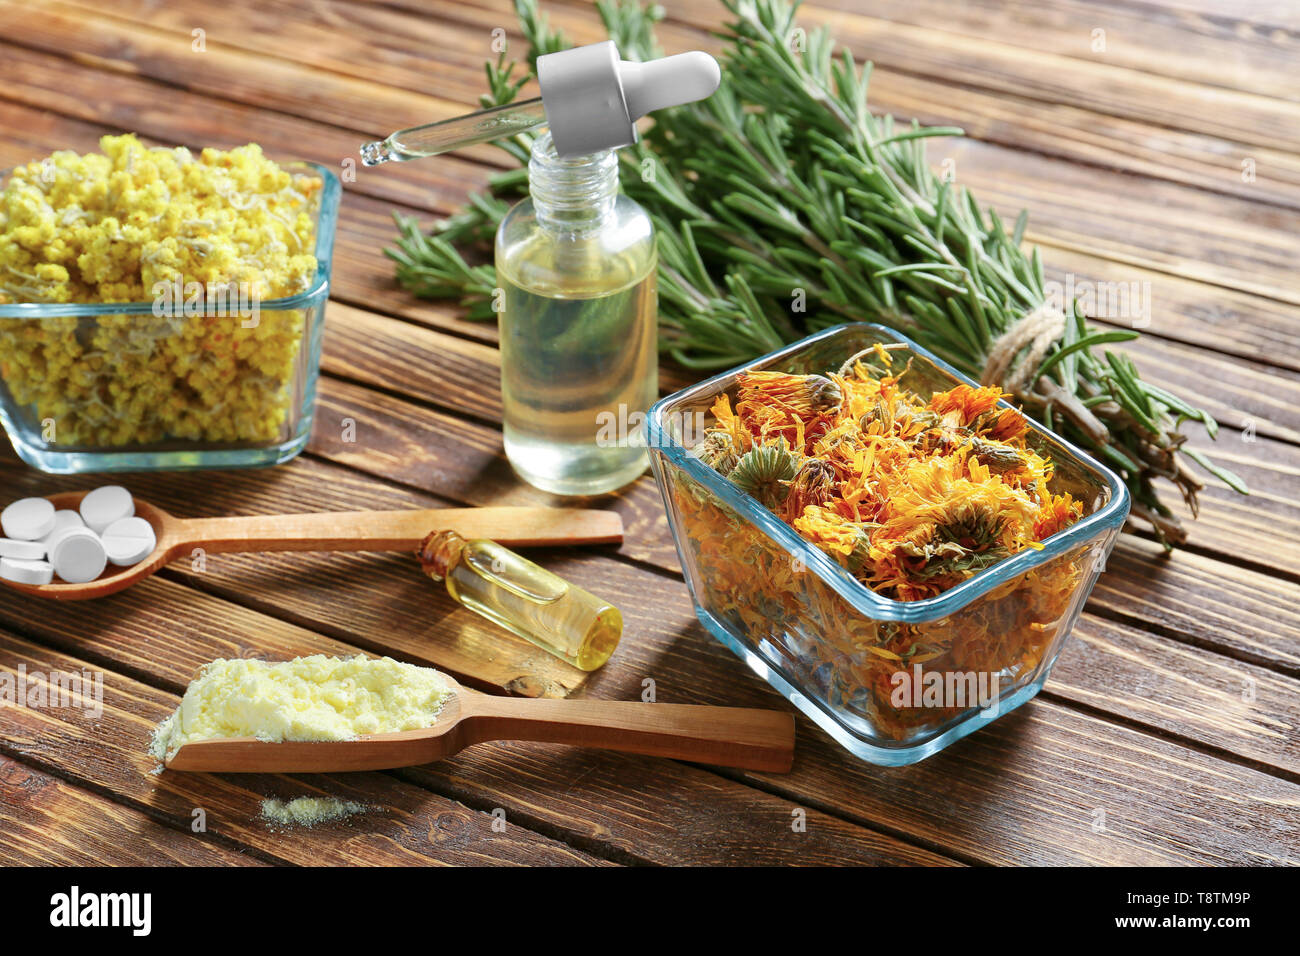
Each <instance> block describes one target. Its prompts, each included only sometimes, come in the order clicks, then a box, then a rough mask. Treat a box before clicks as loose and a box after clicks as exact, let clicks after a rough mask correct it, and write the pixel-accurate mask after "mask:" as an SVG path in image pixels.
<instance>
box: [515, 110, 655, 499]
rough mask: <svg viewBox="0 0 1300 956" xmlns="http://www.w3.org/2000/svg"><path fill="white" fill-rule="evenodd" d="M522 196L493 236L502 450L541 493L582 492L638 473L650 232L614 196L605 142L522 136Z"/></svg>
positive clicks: (651, 299)
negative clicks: (575, 143)
mask: <svg viewBox="0 0 1300 956" xmlns="http://www.w3.org/2000/svg"><path fill="white" fill-rule="evenodd" d="M528 174H529V192H530V198H528V199H525V200H523V201H522V202H521V203H519V204H518V205H517V206H515V207H514V208H513V209H512V210H511V211H510V212H509V213H508V214H507V215H506V217H505V219H504V220H503V221H502V223H501V226H500V228H499V229H498V230H497V237H496V270H497V282H498V284H499V286H500V289H501V292H500V293H499V294H500V295H501V300H500V302H499V310H500V314H499V320H500V328H501V392H502V398H503V400H504V406H505V449H506V455H507V456H508V457H509V459H510V463H511V465H512V466H513V467H514V469H515V471H516V472H517V473H518V474H519V476H520V477H521V478H523V479H524V480H525V481H527V482H528V483H529V484H531V485H534V486H535V487H537V488H541V489H543V490H544V491H550V492H554V493H556V494H564V495H592V494H600V493H602V492H607V491H612V490H614V489H616V488H619V487H621V486H623V485H625V484H627V483H628V482H629V481H631V480H632V479H634V478H636V477H637V476H638V475H640V474H641V473H642V472H643V471H644V470H645V468H646V464H647V460H646V454H645V449H644V447H643V444H642V440H641V435H640V421H641V416H642V414H643V413H644V412H645V411H646V410H647V409H648V408H649V407H650V405H651V404H653V402H654V401H655V399H656V397H657V395H658V349H657V314H658V304H657V299H656V293H655V268H656V256H655V243H654V229H653V226H652V224H651V222H650V218H649V216H648V215H647V214H646V212H645V210H643V209H642V208H641V207H640V206H639V205H637V204H636V203H635V202H633V201H632V200H631V199H629V198H628V197H627V196H624V195H621V194H620V193H619V178H618V158H617V156H616V155H615V153H614V152H613V151H612V150H606V151H602V152H596V153H592V154H590V155H586V156H574V157H561V156H559V155H558V154H557V153H556V150H555V147H554V145H553V144H552V141H551V136H550V134H549V133H546V134H543V135H541V136H539V137H538V138H537V139H536V140H535V141H534V143H533V149H532V158H531V161H530V162H529V164H528Z"/></svg>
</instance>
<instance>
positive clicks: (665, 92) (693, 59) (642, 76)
mask: <svg viewBox="0 0 1300 956" xmlns="http://www.w3.org/2000/svg"><path fill="white" fill-rule="evenodd" d="M618 76H619V79H620V80H622V81H623V96H624V98H625V99H626V100H627V111H628V113H630V114H631V116H632V119H634V120H635V119H640V118H641V117H642V116H645V115H646V114H647V113H652V112H654V111H655V110H661V109H665V108H666V107H669V106H681V105H682V104H683V103H694V102H695V101H696V100H702V99H704V98H705V97H707V96H712V95H713V92H714V91H715V90H716V89H717V88H718V84H719V83H721V82H722V70H721V69H720V68H719V67H718V61H717V60H715V59H714V58H713V57H711V56H709V55H708V54H707V53H703V52H701V51H700V50H692V51H691V52H690V53H678V54H677V55H676V56H666V57H664V58H663V59H662V60H650V61H649V62H647V63H629V62H628V61H627V60H623V61H622V62H620V63H619V65H618Z"/></svg>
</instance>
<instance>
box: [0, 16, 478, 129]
mask: <svg viewBox="0 0 1300 956" xmlns="http://www.w3.org/2000/svg"><path fill="white" fill-rule="evenodd" d="M201 19H202V20H203V21H204V22H207V23H208V24H209V25H211V24H212V22H213V20H214V18H213V17H212V16H211V15H210V11H208V12H207V13H206V14H205V15H204V16H203V17H202V18H201ZM194 29H208V28H206V27H196V26H194V25H190V26H189V27H187V28H186V29H185V30H184V31H183V32H172V31H166V30H158V29H155V28H154V27H152V26H150V25H147V24H144V25H142V24H133V23H130V22H128V21H125V20H121V19H118V18H116V17H112V16H105V15H103V14H102V13H100V14H97V13H93V12H91V11H90V10H88V9H86V8H84V7H80V8H79V7H74V6H69V5H65V4H61V3H58V2H57V0H39V2H16V0H4V2H2V3H0V36H4V37H5V38H6V39H7V40H9V41H10V42H15V43H21V45H23V46H27V47H31V48H33V49H38V50H44V51H45V52H47V53H53V54H55V55H66V53H67V51H69V50H75V51H76V57H75V58H76V59H78V60H80V61H82V62H86V63H91V64H93V65H95V66H96V67H98V68H100V69H101V70H105V71H112V72H117V73H125V74H128V75H131V74H136V73H140V74H144V75H146V76H151V77H154V78H155V79H159V80H162V81H163V82H165V83H168V84H171V85H173V86H176V87H179V88H181V89H188V90H209V91H213V90H219V91H220V92H221V95H222V97H223V98H225V99H233V100H237V101H239V102H243V103H250V104H253V105H256V106H259V107H260V108H262V109H269V110H279V111H281V112H286V113H290V114H293V115H296V116H305V117H312V118H316V119H319V120H321V121H323V122H328V123H332V124H335V125H338V126H342V127H343V128H345V129H349V130H365V131H367V132H368V133H371V134H377V135H380V136H386V135H388V133H390V132H392V131H393V130H395V129H401V128H403V127H404V126H410V125H413V124H416V123H426V122H430V121H432V120H435V119H439V118H446V117H450V116H455V115H457V113H459V112H463V110H464V106H463V104H456V103H453V102H450V101H448V100H443V99H439V98H437V97H433V96H429V95H425V94H421V93H414V92H411V91H407V90H401V89H398V88H396V87H392V86H389V85H387V84H384V83H377V82H373V81H369V80H361V79H356V78H354V77H347V76H342V75H340V74H336V73H330V72H329V71H326V70H307V69H304V68H303V67H302V66H300V65H298V64H296V63H294V62H292V60H288V59H281V58H278V57H269V56H261V55H256V54H250V53H245V52H243V51H241V50H239V49H236V48H234V47H229V46H222V45H219V44H216V43H215V42H214V43H211V44H205V45H206V47H207V48H206V50H205V51H204V52H201V53H200V52H198V51H196V50H195V49H194V47H193V44H194V39H195V38H194V37H193V35H192V31H193V30H194ZM240 29H241V30H244V31H245V32H253V31H251V30H248V25H247V24H246V23H241V24H240ZM106 82H107V81H106Z"/></svg>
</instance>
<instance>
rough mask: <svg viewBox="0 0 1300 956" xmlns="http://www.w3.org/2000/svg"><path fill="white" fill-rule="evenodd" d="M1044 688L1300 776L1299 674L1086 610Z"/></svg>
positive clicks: (1107, 711) (1171, 733) (1065, 697)
mask: <svg viewBox="0 0 1300 956" xmlns="http://www.w3.org/2000/svg"><path fill="white" fill-rule="evenodd" d="M1297 633H1300V632H1297ZM1046 689H1047V691H1048V692H1049V693H1051V694H1053V695H1054V696H1056V697H1058V698H1060V699H1063V700H1070V701H1074V702H1075V703H1079V704H1084V705H1086V706H1088V707H1092V708H1095V709H1097V710H1101V711H1104V712H1105V713H1106V714H1114V715H1118V716H1120V717H1124V718H1127V719H1129V720H1131V721H1133V722H1135V723H1139V724H1142V725H1143V726H1146V727H1154V728H1157V729H1159V730H1160V731H1162V732H1164V733H1166V734H1169V735H1173V736H1175V737H1177V738H1179V739H1182V740H1193V741H1198V742H1201V743H1204V744H1208V745H1209V746H1212V747H1214V748H1215V749H1216V750H1222V751H1227V752H1228V753H1231V754H1234V755H1235V756H1238V757H1242V758H1245V759H1247V760H1252V761H1257V762H1258V765H1260V766H1267V767H1272V768H1275V769H1276V770H1278V771H1280V772H1282V773H1283V774H1289V775H1291V776H1292V777H1296V776H1300V681H1297V680H1296V678H1295V677H1288V676H1282V675H1278V674H1275V673H1272V672H1270V671H1268V670H1265V669H1264V668H1262V667H1258V666H1256V665H1254V664H1248V663H1244V662H1242V661H1238V660H1231V659H1227V658H1223V657H1220V656H1219V655H1218V654H1212V653H1206V650H1205V648H1203V647H1197V646H1189V645H1187V644H1182V643H1179V642H1176V641H1172V640H1170V639H1169V638H1166V637H1159V636H1156V635H1153V634H1149V633H1146V632H1144V631H1142V630H1140V629H1139V628H1136V627H1130V626H1128V625H1125V624H1117V623H1114V622H1111V621H1106V620H1103V619H1101V618H1098V617H1096V616H1095V615H1092V614H1087V613H1085V614H1084V616H1083V617H1082V619H1081V620H1080V621H1079V623H1078V625H1076V627H1075V630H1074V635H1073V640H1071V641H1070V642H1069V643H1067V644H1066V646H1065V649H1064V650H1063V651H1062V652H1061V656H1060V658H1059V659H1058V660H1057V662H1056V666H1055V667H1054V668H1053V669H1052V676H1051V679H1050V680H1049V681H1048V684H1047V688H1046Z"/></svg>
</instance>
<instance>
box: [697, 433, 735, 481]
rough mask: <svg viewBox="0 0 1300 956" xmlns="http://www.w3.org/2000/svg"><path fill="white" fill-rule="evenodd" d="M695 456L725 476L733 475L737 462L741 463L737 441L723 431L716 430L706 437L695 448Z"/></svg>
mask: <svg viewBox="0 0 1300 956" xmlns="http://www.w3.org/2000/svg"><path fill="white" fill-rule="evenodd" d="M695 454H696V457H698V458H699V459H700V461H702V462H704V463H705V464H706V465H708V466H709V467H710V468H712V469H713V470H714V471H716V472H718V473H720V474H723V475H729V474H731V470H732V469H733V468H735V467H736V462H738V461H740V454H739V452H737V451H736V442H735V440H734V439H733V438H732V437H731V435H730V434H728V433H727V432H725V431H723V430H721V429H715V430H714V431H711V432H709V433H708V434H707V435H705V436H704V440H703V441H702V442H700V443H699V444H698V445H696V446H695Z"/></svg>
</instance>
